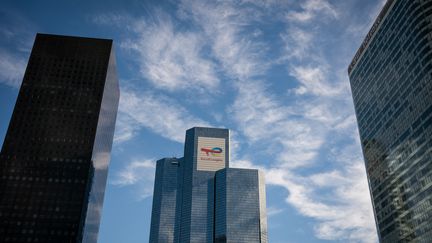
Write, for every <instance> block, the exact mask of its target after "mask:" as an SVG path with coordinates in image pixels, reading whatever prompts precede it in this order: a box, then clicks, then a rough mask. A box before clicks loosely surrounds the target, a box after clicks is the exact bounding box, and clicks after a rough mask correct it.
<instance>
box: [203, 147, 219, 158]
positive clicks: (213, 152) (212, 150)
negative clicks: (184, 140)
mask: <svg viewBox="0 0 432 243" xmlns="http://www.w3.org/2000/svg"><path fill="white" fill-rule="evenodd" d="M201 152H204V153H206V155H207V156H210V155H212V156H221V153H222V149H221V148H218V147H215V148H201Z"/></svg>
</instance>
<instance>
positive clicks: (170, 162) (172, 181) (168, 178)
mask: <svg viewBox="0 0 432 243" xmlns="http://www.w3.org/2000/svg"><path fill="white" fill-rule="evenodd" d="M180 161H181V159H177V158H165V159H161V160H158V161H157V162H156V176H155V183H154V193H153V208H152V216H151V226H150V241H149V242H150V243H157V242H166V243H169V242H174V227H175V216H176V200H177V174H178V166H179V163H180Z"/></svg>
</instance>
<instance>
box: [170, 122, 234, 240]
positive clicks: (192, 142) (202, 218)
mask: <svg viewBox="0 0 432 243" xmlns="http://www.w3.org/2000/svg"><path fill="white" fill-rule="evenodd" d="M183 160H184V162H183V163H182V164H180V171H181V173H182V175H181V178H182V202H181V209H180V211H179V213H180V214H181V216H180V220H179V223H180V226H179V227H178V228H179V232H178V234H177V236H178V240H179V241H180V242H213V234H214V232H213V227H214V225H213V221H214V219H213V216H214V194H215V192H214V190H215V187H214V176H215V172H216V171H217V170H220V169H223V168H226V167H228V165H229V130H228V129H219V128H204V127H194V128H191V129H189V130H187V131H186V141H185V149H184V158H183Z"/></svg>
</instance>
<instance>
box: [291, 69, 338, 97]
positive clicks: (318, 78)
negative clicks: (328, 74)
mask: <svg viewBox="0 0 432 243" xmlns="http://www.w3.org/2000/svg"><path fill="white" fill-rule="evenodd" d="M291 75H292V76H294V77H295V78H296V79H297V80H298V81H299V82H300V83H301V86H300V87H298V88H296V89H295V93H296V94H300V95H302V94H307V93H311V94H314V95H322V96H334V95H338V94H339V93H340V92H341V87H337V86H334V85H330V84H329V83H328V82H326V79H325V70H324V68H323V67H322V66H317V67H305V66H295V67H293V68H292V72H291Z"/></svg>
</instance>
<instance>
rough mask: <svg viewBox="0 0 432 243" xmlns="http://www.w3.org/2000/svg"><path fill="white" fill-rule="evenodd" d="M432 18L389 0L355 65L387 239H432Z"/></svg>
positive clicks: (425, 9)
mask: <svg viewBox="0 0 432 243" xmlns="http://www.w3.org/2000/svg"><path fill="white" fill-rule="evenodd" d="M431 21H432V1H430V0H426V1H425V0H389V1H387V3H386V5H385V6H384V9H383V11H382V12H381V14H380V15H379V17H378V19H377V20H376V22H375V24H374V26H373V28H372V29H371V31H370V32H369V34H368V36H367V37H366V39H365V41H364V43H363V44H362V46H361V48H360V49H359V51H358V52H357V54H356V56H355V57H354V60H353V62H352V63H351V65H350V67H349V70H348V72H349V76H350V82H351V89H352V95H353V99H354V105H355V111H356V115H357V121H358V126H359V132H360V139H361V144H362V149H363V154H364V159H365V164H366V170H367V176H368V182H369V188H370V192H371V197H372V203H373V206H374V213H375V219H376V224H377V228H378V233H379V237H380V240H381V242H430V239H432V38H431V32H432V23H431Z"/></svg>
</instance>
